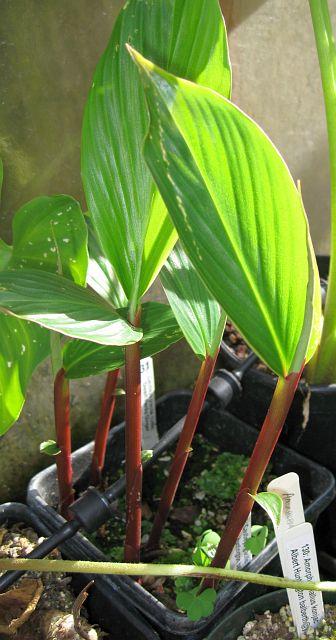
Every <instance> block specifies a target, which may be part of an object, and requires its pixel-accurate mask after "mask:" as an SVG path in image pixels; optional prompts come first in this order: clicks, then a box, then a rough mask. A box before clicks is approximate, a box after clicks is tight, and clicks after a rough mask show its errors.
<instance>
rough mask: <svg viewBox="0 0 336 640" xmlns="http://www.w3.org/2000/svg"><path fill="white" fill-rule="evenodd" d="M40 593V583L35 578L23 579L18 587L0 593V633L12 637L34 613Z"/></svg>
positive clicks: (41, 591) (41, 590)
mask: <svg viewBox="0 0 336 640" xmlns="http://www.w3.org/2000/svg"><path fill="white" fill-rule="evenodd" d="M42 593H43V584H42V581H41V580H38V579H35V578H24V579H23V580H22V581H21V583H20V584H19V586H18V587H13V588H12V589H9V591H5V593H0V633H3V634H4V635H7V636H12V635H14V633H16V631H17V629H19V628H20V627H21V626H22V625H23V624H24V623H25V622H27V620H28V619H29V618H30V616H31V614H32V613H33V612H34V611H35V609H36V607H37V604H38V602H39V600H40V597H41V595H42Z"/></svg>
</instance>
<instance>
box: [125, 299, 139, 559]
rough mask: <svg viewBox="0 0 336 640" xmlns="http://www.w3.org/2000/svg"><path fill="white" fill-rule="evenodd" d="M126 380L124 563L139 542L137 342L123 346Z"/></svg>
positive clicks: (133, 556)
mask: <svg viewBox="0 0 336 640" xmlns="http://www.w3.org/2000/svg"><path fill="white" fill-rule="evenodd" d="M140 314H141V310H139V311H138V312H137V314H136V316H135V319H134V322H133V324H134V326H136V327H138V326H139V324H140ZM125 379H126V429H125V455H126V536H125V549H124V557H125V562H139V559H140V545H141V494H142V462H141V432H142V423H141V378H140V345H139V343H138V342H137V343H135V344H130V345H127V346H126V348H125Z"/></svg>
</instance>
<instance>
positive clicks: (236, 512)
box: [202, 367, 303, 589]
mask: <svg viewBox="0 0 336 640" xmlns="http://www.w3.org/2000/svg"><path fill="white" fill-rule="evenodd" d="M302 370H303V367H302V369H301V371H300V372H299V373H291V374H290V375H289V376H287V378H279V380H278V383H277V386H276V389H275V392H274V395H273V398H272V402H271V404H270V407H269V410H268V412H267V415H266V418H265V420H264V423H263V426H262V428H261V431H260V434H259V436H258V438H257V442H256V444H255V447H254V450H253V453H252V456H251V458H250V462H249V465H248V467H247V469H246V472H245V476H244V478H243V481H242V484H241V487H240V490H239V493H238V495H237V497H236V500H235V502H234V505H233V507H232V510H231V513H230V515H229V518H228V520H227V523H226V527H225V530H224V532H223V535H222V537H221V540H220V543H219V545H218V547H217V551H216V555H215V557H214V559H213V561H212V566H214V567H225V565H226V563H227V561H228V560H229V558H230V555H231V552H232V550H233V548H234V546H235V544H236V541H237V538H238V536H239V534H240V532H241V530H242V528H243V526H244V524H245V522H246V520H247V518H248V516H249V515H250V513H251V510H252V507H253V504H254V500H253V498H251V497H250V496H249V494H252V495H253V494H256V493H257V491H258V488H259V485H260V482H261V480H262V478H263V475H264V473H265V471H266V468H267V465H268V463H269V461H270V458H271V456H272V453H273V451H274V448H275V446H276V444H277V442H278V439H279V436H280V434H281V431H282V427H283V425H284V422H285V420H286V417H287V414H288V411H289V409H290V406H291V404H292V401H293V397H294V394H295V391H296V388H297V386H298V383H299V380H300V377H301V373H302ZM212 585H213V580H212V579H211V578H208V579H206V580H205V581H204V583H203V585H202V589H205V588H206V587H209V586H212Z"/></svg>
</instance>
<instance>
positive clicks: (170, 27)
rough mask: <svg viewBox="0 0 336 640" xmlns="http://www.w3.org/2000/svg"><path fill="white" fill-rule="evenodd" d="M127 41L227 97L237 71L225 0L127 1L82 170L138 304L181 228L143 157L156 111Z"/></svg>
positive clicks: (98, 77)
mask: <svg viewBox="0 0 336 640" xmlns="http://www.w3.org/2000/svg"><path fill="white" fill-rule="evenodd" d="M126 43H132V44H133V45H134V46H135V47H136V48H138V49H139V50H140V51H142V52H143V53H144V55H146V56H147V57H149V58H151V59H152V60H155V61H156V62H158V63H159V64H161V65H162V66H163V67H165V68H168V69H169V70H171V71H172V72H174V73H178V74H180V75H182V76H184V77H187V78H190V79H192V80H195V81H198V82H199V83H202V84H204V85H206V86H209V87H211V88H212V89H215V90H217V91H220V92H221V93H223V94H225V95H229V93H230V87H231V71H230V63H229V58H228V49H227V40H226V31H225V25H224V22H223V19H222V16H221V13H220V8H219V5H218V0H146V1H143V0H128V2H126V4H125V6H124V8H123V10H122V11H121V13H120V16H119V18H118V20H117V22H116V24H115V27H114V30H113V34H112V37H111V40H110V42H109V45H108V47H107V50H106V51H105V53H104V55H103V57H102V58H101V60H100V62H99V64H98V67H97V70H96V73H95V76H94V81H93V84H92V88H91V90H90V94H89V98H88V102H87V106H86V111H85V117H84V126H83V142H82V175H83V183H84V188H85V193H86V198H87V204H88V208H89V210H90V213H91V215H92V220H93V224H94V226H95V229H96V232H97V235H98V237H99V240H100V243H101V246H102V248H103V250H104V253H105V256H106V258H108V260H109V261H110V262H111V264H112V266H113V268H114V270H115V272H116V274H117V276H118V278H119V280H120V282H121V285H122V287H123V289H124V291H125V294H126V296H127V298H128V300H130V301H131V303H132V305H133V306H134V305H136V303H137V301H138V299H139V298H140V296H141V295H142V294H143V293H144V292H145V291H146V289H147V288H148V286H149V285H150V283H151V282H152V280H153V278H154V277H155V275H156V274H157V273H158V271H159V269H160V267H161V266H162V264H163V262H164V261H165V259H166V257H167V255H168V254H169V252H170V250H171V248H172V247H173V245H174V243H175V241H176V232H175V230H174V228H173V225H172V223H171V221H170V219H169V218H168V216H167V213H166V210H165V206H164V205H163V202H162V200H161V198H160V196H159V195H158V193H157V191H156V189H155V188H154V184H153V181H152V178H151V175H150V172H149V171H148V168H147V166H146V164H145V162H144V160H143V156H142V145H143V140H144V137H145V134H146V132H147V129H148V125H149V117H148V111H147V107H146V103H145V98H144V92H143V88H142V85H141V82H140V81H139V76H138V73H137V71H136V69H135V68H134V65H133V64H132V62H131V60H130V58H129V56H128V54H127V51H126V48H125V44H126Z"/></svg>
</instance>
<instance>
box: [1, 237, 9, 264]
mask: <svg viewBox="0 0 336 640" xmlns="http://www.w3.org/2000/svg"><path fill="white" fill-rule="evenodd" d="M11 259H12V247H11V246H10V245H9V244H6V242H5V241H4V240H2V238H0V270H2V269H6V268H7V267H8V265H9V264H10V261H11Z"/></svg>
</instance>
